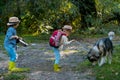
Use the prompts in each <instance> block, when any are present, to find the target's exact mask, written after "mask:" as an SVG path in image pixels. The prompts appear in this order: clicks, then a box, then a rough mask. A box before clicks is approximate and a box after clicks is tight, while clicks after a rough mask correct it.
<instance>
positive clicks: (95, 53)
mask: <svg viewBox="0 0 120 80" xmlns="http://www.w3.org/2000/svg"><path fill="white" fill-rule="evenodd" d="M87 58H88V60H89V61H90V62H92V63H94V62H96V61H98V59H99V58H100V52H99V50H98V48H97V46H94V47H93V48H92V49H90V51H89V52H88V55H87Z"/></svg>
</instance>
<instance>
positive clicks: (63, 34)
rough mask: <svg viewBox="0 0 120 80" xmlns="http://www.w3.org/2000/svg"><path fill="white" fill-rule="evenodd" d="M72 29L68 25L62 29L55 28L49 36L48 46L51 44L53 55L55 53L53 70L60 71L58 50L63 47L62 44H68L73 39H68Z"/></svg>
mask: <svg viewBox="0 0 120 80" xmlns="http://www.w3.org/2000/svg"><path fill="white" fill-rule="evenodd" d="M71 31H72V27H71V26H70V25H65V26H64V27H63V28H62V30H55V31H54V32H53V34H52V36H51V38H50V41H49V43H50V46H52V48H53V51H54V55H55V62H54V66H53V68H54V71H55V72H59V71H60V66H59V63H60V50H61V49H63V46H64V45H67V44H70V43H71V42H73V41H74V40H71V41H68V38H67V37H68V36H69V35H70V33H71Z"/></svg>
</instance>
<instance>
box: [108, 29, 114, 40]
mask: <svg viewBox="0 0 120 80" xmlns="http://www.w3.org/2000/svg"><path fill="white" fill-rule="evenodd" d="M114 36H115V33H114V32H113V31H110V32H109V33H108V37H109V39H110V40H113V38H114Z"/></svg>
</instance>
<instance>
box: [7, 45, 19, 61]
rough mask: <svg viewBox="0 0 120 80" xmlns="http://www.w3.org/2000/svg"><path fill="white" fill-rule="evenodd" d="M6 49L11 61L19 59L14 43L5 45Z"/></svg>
mask: <svg viewBox="0 0 120 80" xmlns="http://www.w3.org/2000/svg"><path fill="white" fill-rule="evenodd" d="M5 49H6V51H7V52H8V54H9V56H10V61H13V62H15V61H16V59H17V53H16V47H13V46H12V45H8V46H5Z"/></svg>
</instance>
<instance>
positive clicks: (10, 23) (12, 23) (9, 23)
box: [7, 21, 20, 26]
mask: <svg viewBox="0 0 120 80" xmlns="http://www.w3.org/2000/svg"><path fill="white" fill-rule="evenodd" d="M17 23H20V21H19V22H8V23H7V26H10V25H15V24H17Z"/></svg>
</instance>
